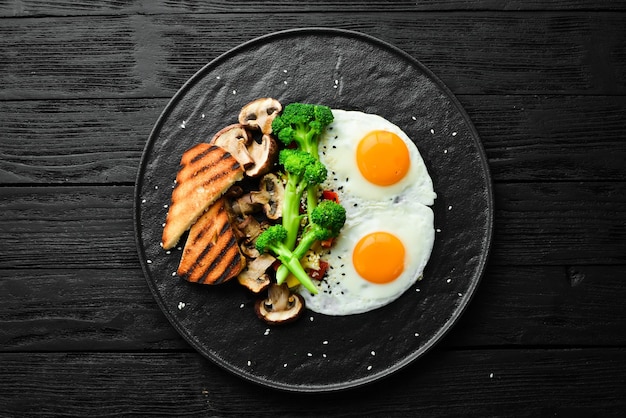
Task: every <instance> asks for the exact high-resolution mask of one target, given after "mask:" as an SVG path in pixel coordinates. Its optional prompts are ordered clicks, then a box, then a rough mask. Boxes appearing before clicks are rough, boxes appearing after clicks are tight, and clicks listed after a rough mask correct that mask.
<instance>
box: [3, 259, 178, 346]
mask: <svg viewBox="0 0 626 418" xmlns="http://www.w3.org/2000/svg"><path fill="white" fill-rule="evenodd" d="M0 276H1V277H2V278H0V292H1V294H2V296H1V298H0V299H1V300H2V304H1V305H2V306H1V307H0V324H1V325H0V347H2V349H1V350H2V351H42V350H43V351H79V350H83V351H85V350H96V351H105V350H113V351H120V350H145V349H152V350H156V349H189V346H188V345H187V344H186V343H185V342H184V341H183V340H182V338H181V337H180V336H179V334H178V333H177V332H176V331H175V330H174V328H173V327H172V326H171V325H170V324H169V322H168V321H167V319H166V318H165V316H164V315H163V314H162V313H161V311H160V310H159V308H158V306H157V304H156V302H155V300H154V298H153V297H152V294H151V293H150V291H149V289H148V284H147V282H146V280H145V279H144V276H143V273H142V272H141V270H140V269H135V270H128V269H126V270H124V269H99V270H94V269H91V270H82V269H73V270H63V269H58V270H55V269H51V270H46V269H37V270H5V271H3V272H2V273H1V274H0Z"/></svg>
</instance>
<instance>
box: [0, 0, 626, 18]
mask: <svg viewBox="0 0 626 418" xmlns="http://www.w3.org/2000/svg"><path fill="white" fill-rule="evenodd" d="M363 10H368V11H373V12H388V11H416V10H424V11H427V10H624V5H623V4H622V3H621V2H616V1H610V0H604V1H593V0H576V1H563V0H550V1H539V0H535V1H531V0H517V1H514V0H509V1H493V0H422V1H419V2H416V1H406V0H393V1H374V0H369V1H351V2H346V1H343V2H336V1H332V0H320V1H316V2H294V1H288V0H273V1H242V0H238V1H236V2H233V1H211V2H201V1H185V2H180V1H171V0H160V1H148V2H147V1H139V0H135V1H128V2H116V1H99V2H88V3H84V2H83V3H77V2H75V1H53V2H52V1H48V2H42V1H34V0H21V1H20V0H14V1H3V2H0V16H50V15H54V16H82V15H103V14H107V15H110V14H136V13H141V14H156V13H159V14H160V13H169V14H173V13H194V12H195V13H232V12H237V13H266V12H268V11H274V12H276V13H282V12H312V11H318V12H328V11H332V12H340V11H341V12H353V11H363Z"/></svg>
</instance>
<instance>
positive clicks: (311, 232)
mask: <svg viewBox="0 0 626 418" xmlns="http://www.w3.org/2000/svg"><path fill="white" fill-rule="evenodd" d="M345 222H346V210H345V208H344V207H343V206H341V205H340V204H339V203H336V202H333V201H332V200H323V201H322V202H321V203H320V204H319V205H318V206H317V207H316V208H315V209H314V210H313V211H312V212H311V216H310V222H309V224H308V225H307V226H306V229H305V230H304V233H303V234H302V237H301V238H300V242H299V243H298V246H297V247H296V248H295V249H294V250H293V255H294V257H296V258H297V259H298V260H300V259H301V258H302V257H304V255H305V254H306V252H307V251H309V249H310V248H311V247H312V246H313V244H315V242H317V241H325V240H327V239H330V238H333V237H336V236H337V235H338V234H339V231H340V230H341V228H342V227H343V225H344V224H345ZM288 275H289V273H288V271H287V270H286V269H285V268H281V267H279V268H278V270H277V272H276V281H277V283H278V284H281V283H283V282H284V281H285V279H286V278H287V276H288Z"/></svg>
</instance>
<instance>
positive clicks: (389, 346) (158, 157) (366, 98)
mask: <svg viewBox="0 0 626 418" xmlns="http://www.w3.org/2000/svg"><path fill="white" fill-rule="evenodd" d="M268 96H269V97H275V98H277V99H278V100H280V101H281V102H282V103H283V104H287V103H290V102H296V101H300V102H308V103H322V104H325V105H328V106H330V107H333V108H341V109H346V110H360V111H363V112H368V113H376V114H379V115H381V116H383V117H385V118H387V119H389V120H390V121H392V122H394V123H395V124H397V125H399V126H400V127H401V128H402V129H403V130H404V131H405V132H406V133H407V134H408V135H409V136H410V137H411V138H412V139H413V140H414V141H415V143H416V144H417V146H418V148H419V150H420V152H421V154H422V156H423V158H424V161H425V163H426V166H427V167H428V169H429V172H430V174H431V177H432V179H433V183H434V187H435V191H436V192H437V194H438V197H437V200H436V203H435V205H434V206H433V210H434V213H435V227H436V228H437V232H436V234H435V239H436V241H435V246H434V249H433V252H432V256H431V258H430V261H429V263H428V266H427V268H426V270H425V272H424V279H423V280H422V281H420V282H418V283H417V284H416V286H414V287H413V288H412V289H410V290H409V291H407V292H406V293H405V294H404V295H403V296H402V297H401V298H400V299H398V300H397V301H395V302H393V303H391V304H390V305H388V306H386V307H384V308H381V309H377V310H375V311H372V312H369V313H364V314H359V315H352V316H344V317H331V316H326V315H320V314H316V313H312V312H307V313H305V315H304V316H303V317H302V318H301V319H300V320H299V321H297V322H295V323H293V324H291V325H288V326H284V327H268V326H267V325H265V324H264V323H263V322H261V321H260V320H259V319H257V318H256V316H255V314H254V312H253V308H252V305H253V303H254V301H255V297H254V296H252V295H251V294H249V293H248V292H247V291H245V290H244V289H243V288H241V287H240V286H239V285H238V284H237V283H234V281H233V282H230V283H227V284H224V285H221V286H204V285H197V284H191V283H187V282H185V281H183V280H182V279H180V278H178V277H176V276H174V275H173V272H175V271H176V268H177V266H178V262H179V260H180V253H181V251H180V249H174V250H172V251H171V252H166V251H164V250H163V249H162V248H161V247H160V241H161V233H162V224H163V222H164V220H165V216H166V213H167V210H168V209H167V204H169V202H170V195H171V191H172V187H173V184H174V183H173V180H174V178H175V176H176V172H177V171H178V168H179V161H180V157H181V155H182V153H183V152H184V151H185V150H186V149H188V148H189V147H191V146H193V145H195V144H197V143H199V142H206V141H208V140H209V139H210V138H211V137H212V135H213V134H214V133H215V132H217V131H218V130H219V129H221V128H222V127H224V126H226V125H228V124H231V123H235V122H236V118H237V115H238V113H239V109H240V108H241V107H242V106H243V105H244V104H246V103H248V102H249V101H251V100H253V99H256V98H258V97H268ZM492 211H493V200H492V191H491V181H490V176H489V171H488V167H487V163H486V158H485V153H484V150H483V148H482V146H481V143H480V141H479V138H478V135H477V133H476V131H475V129H474V127H473V126H472V124H471V122H470V120H469V118H468V117H467V115H466V113H465V112H464V110H463V109H462V107H461V106H460V105H459V103H458V102H457V100H456V99H455V98H454V96H453V95H452V94H451V92H450V91H449V90H448V89H447V88H446V87H445V86H444V85H443V84H442V83H441V81H439V79H438V78H437V77H436V76H435V75H434V74H432V73H431V72H430V71H429V70H428V69H427V68H425V67H424V66H423V65H422V64H420V63H419V62H418V61H417V60H415V59H414V58H412V57H411V56H409V55H408V54H406V53H404V52H402V51H401V50H399V49H397V48H395V47H393V46H391V45H389V44H387V43H385V42H382V41H380V40H378V39H375V38H372V37H370V36H367V35H363V34H360V33H355V32H351V31H345V30H334V29H324V28H306V29H298V30H289V31H283V32H278V33H274V34H271V35H267V36H263V37H261V38H258V39H254V40H251V41H249V42H247V43H244V44H242V45H240V46H238V47H237V48H235V49H233V50H231V51H229V52H227V53H225V54H224V55H222V56H220V57H219V58H217V59H215V60H214V61H212V62H211V63H209V64H208V65H206V66H205V67H204V68H202V69H201V70H200V71H199V72H198V73H197V74H195V75H194V76H193V77H192V78H191V79H190V80H189V81H188V82H187V83H186V84H185V85H184V86H183V87H182V88H181V89H180V91H179V92H178V93H177V94H176V95H175V96H174V98H173V99H172V100H171V102H170V103H169V104H168V105H167V107H166V108H165V110H164V111H163V113H162V115H161V116H160V118H159V120H158V121H157V123H156V125H155V127H154V130H153V132H152V134H151V136H150V138H149V140H148V143H147V145H146V148H145V150H144V154H143V157H142V160H141V165H140V169H139V173H138V178H137V184H136V190H135V229H136V235H137V244H138V251H139V255H140V259H141V263H142V267H143V269H144V273H145V275H146V278H147V280H148V283H149V285H150V288H151V290H152V292H153V293H154V296H155V298H156V300H157V302H158V304H159V305H160V307H161V309H162V310H163V312H164V313H165V315H166V316H167V317H168V319H169V320H170V321H171V323H172V324H173V325H174V327H175V328H176V329H177V330H178V332H179V333H180V334H181V335H182V336H183V337H184V338H185V339H186V340H187V341H188V342H189V343H190V344H191V345H192V346H193V347H194V348H195V349H196V350H197V351H198V352H200V353H201V354H202V355H204V356H205V357H207V358H208V359H210V360H212V361H213V362H215V363H216V364H218V365H220V366H221V367H223V368H224V369H226V370H229V371H230V372H233V373H235V374H236V375H238V376H240V377H243V378H245V379H248V380H250V381H252V382H256V383H259V384H262V385H265V386H269V387H273V388H278V389H283V390H288V391H300V392H322V391H332V390H338V389H346V388H350V387H355V386H359V385H362V384H365V383H368V382H373V381H375V380H378V379H380V378H382V377H384V376H387V375H389V374H391V373H393V372H395V371H397V370H399V369H401V368H403V367H405V366H407V365H408V364H409V363H411V362H413V361H414V360H416V359H417V358H419V357H420V356H421V355H423V354H424V353H425V352H426V351H427V350H428V349H430V348H431V347H432V346H433V345H434V344H436V343H437V342H438V341H439V340H440V339H441V338H442V336H443V335H444V334H445V333H446V331H447V330H448V329H449V328H450V327H451V326H452V325H453V324H454V323H455V322H456V320H457V319H458V318H459V316H460V315H461V313H462V312H463V310H464V309H465V307H466V306H467V304H468V303H469V301H470V299H471V297H472V294H473V293H474V291H475V290H476V287H477V284H478V282H479V280H480V277H481V275H482V272H483V269H484V267H485V262H486V259H487V255H488V252H489V247H490V242H491V234H492V222H493V220H492V217H493V213H492Z"/></svg>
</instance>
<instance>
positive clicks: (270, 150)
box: [244, 134, 278, 177]
mask: <svg viewBox="0 0 626 418" xmlns="http://www.w3.org/2000/svg"><path fill="white" fill-rule="evenodd" d="M248 154H249V155H250V157H251V158H252V160H253V161H254V164H253V165H251V166H250V167H248V168H245V167H244V168H245V169H246V175H247V176H249V177H258V176H261V175H263V174H265V173H267V172H269V171H270V170H271V169H272V167H273V165H274V163H275V161H276V156H277V155H278V146H277V145H276V140H275V139H274V138H273V137H272V136H271V135H268V134H264V135H263V136H262V137H261V140H260V142H257V141H254V140H253V141H251V142H250V145H248Z"/></svg>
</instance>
